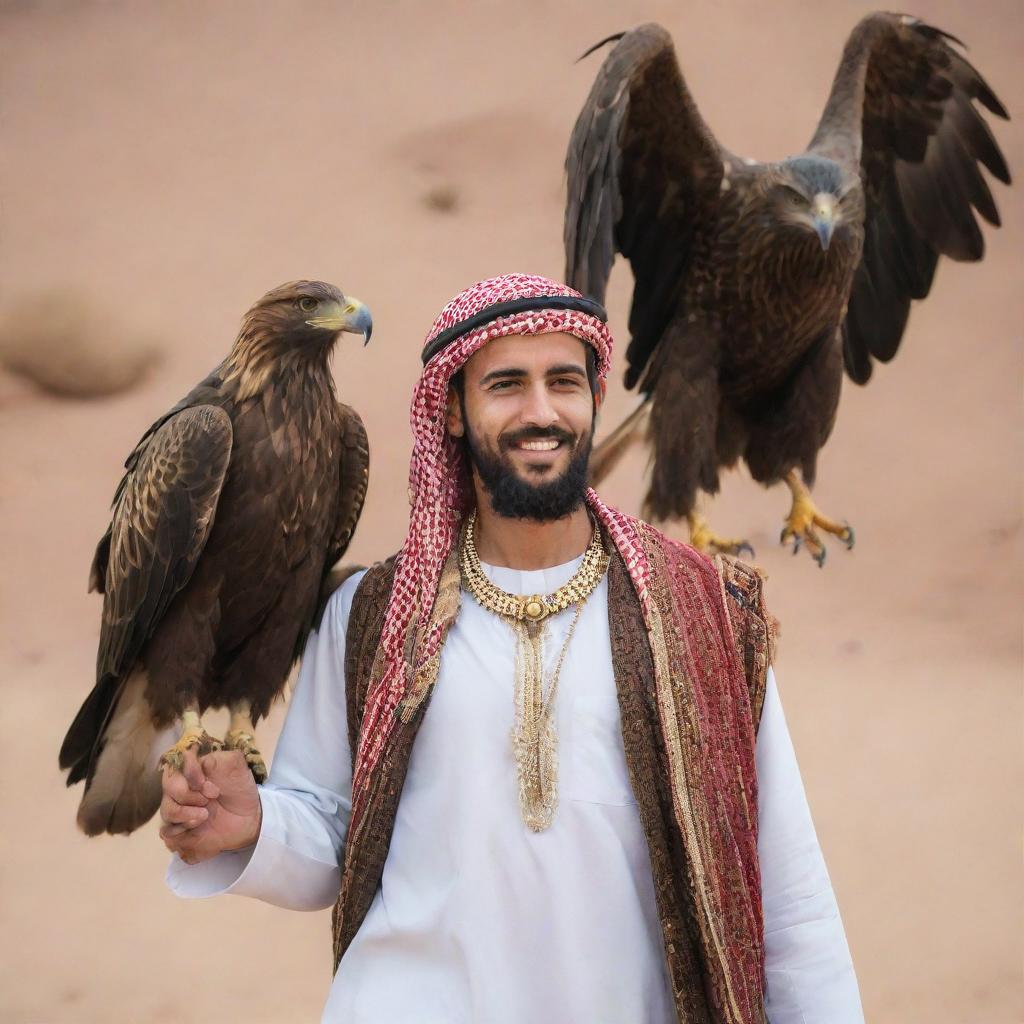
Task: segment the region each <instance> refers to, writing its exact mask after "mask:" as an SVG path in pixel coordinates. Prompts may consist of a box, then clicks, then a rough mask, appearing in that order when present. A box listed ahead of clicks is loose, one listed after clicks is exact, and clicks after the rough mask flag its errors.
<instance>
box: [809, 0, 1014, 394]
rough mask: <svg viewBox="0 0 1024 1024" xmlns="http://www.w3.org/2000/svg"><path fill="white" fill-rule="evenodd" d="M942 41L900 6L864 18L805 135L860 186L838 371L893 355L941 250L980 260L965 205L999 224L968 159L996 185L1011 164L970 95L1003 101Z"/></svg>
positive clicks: (860, 377)
mask: <svg viewBox="0 0 1024 1024" xmlns="http://www.w3.org/2000/svg"><path fill="white" fill-rule="evenodd" d="M951 42H953V43H959V40H957V39H955V38H954V37H953V36H950V35H948V34H947V33H945V32H942V31H941V30H939V29H937V28H934V27H932V26H931V25H926V24H924V23H923V22H921V21H918V20H917V19H915V18H911V17H909V16H904V15H898V14H872V15H870V16H868V17H867V18H864V19H863V20H862V21H861V22H860V23H859V24H858V25H857V27H856V28H855V29H854V31H853V33H852V34H851V36H850V39H849V40H848V42H847V44H846V48H845V50H844V52H843V58H842V62H841V63H840V66H839V71H838V73H837V74H836V79H835V82H834V83H833V86H832V92H831V94H830V96H829V100H828V103H827V105H826V107H825V112H824V114H823V116H822V119H821V122H820V123H819V125H818V129H817V132H816V134H815V136H814V139H813V140H812V142H811V146H810V149H811V151H812V152H818V153H821V154H822V155H824V156H829V157H832V158H833V159H838V160H840V161H845V162H847V163H848V164H853V166H854V168H855V169H857V170H858V171H859V173H860V177H861V181H862V183H863V187H864V194H865V206H866V209H865V224H864V252H863V256H862V259H861V263H860V265H859V266H858V268H857V272H856V275H855V277H854V282H853V289H852V292H851V294H850V300H849V307H848V311H847V315H846V319H845V321H844V324H843V348H844V359H845V363H846V370H847V372H848V373H849V375H850V377H851V378H852V379H853V380H855V381H856V382H857V383H858V384H863V383H865V382H866V381H867V380H868V378H869V377H870V376H871V370H872V361H871V360H872V357H874V358H875V359H878V360H881V361H882V362H887V361H888V360H890V359H892V357H893V356H894V355H895V354H896V350H897V348H898V347H899V344H900V339H901V337H902V335H903V330H904V328H905V326H906V322H907V316H908V314H909V312H910V303H911V300H912V299H923V298H924V297H925V296H926V295H927V294H928V292H929V289H930V288H931V284H932V278H933V276H934V274H935V266H936V263H937V262H938V258H939V256H949V257H951V258H952V259H955V260H979V259H981V257H982V255H983V254H984V250H985V245H984V240H983V238H982V235H981V230H980V228H979V227H978V223H977V221H976V220H975V218H974V211H975V210H977V212H978V213H980V214H981V216H982V217H983V218H984V219H985V220H986V221H988V222H989V223H990V224H993V225H995V226H997V227H998V226H999V213H998V211H997V210H996V205H995V202H994V201H993V199H992V193H991V192H990V190H989V187H988V185H987V184H986V182H985V178H984V177H983V175H982V173H981V170H980V168H979V166H978V165H979V164H981V165H982V166H984V167H985V168H987V169H988V171H989V172H990V173H991V174H992V175H993V176H994V177H996V178H997V179H998V180H1000V181H1002V182H1004V183H1006V184H1009V182H1010V173H1009V170H1008V169H1007V166H1006V160H1005V159H1004V157H1003V154H1002V153H1001V152H1000V149H999V146H998V145H997V144H996V141H995V139H994V138H993V136H992V132H991V130H990V129H989V127H988V125H987V124H986V122H985V119H984V118H983V117H982V115H981V113H980V112H979V111H978V109H977V107H976V106H975V105H974V101H975V100H977V101H978V103H980V104H981V105H982V106H983V107H985V108H986V109H987V110H988V111H990V112H991V113H993V114H995V115H997V116H998V117H1002V118H1005V117H1007V113H1006V109H1005V108H1004V107H1003V105H1002V103H1001V102H1000V101H999V99H998V98H997V97H996V95H995V93H993V91H992V90H991V88H989V86H988V84H987V83H986V82H985V80H984V79H983V78H982V77H981V75H980V74H979V73H978V72H977V71H976V70H975V68H973V67H972V66H971V64H969V63H968V61H967V60H966V59H965V58H964V57H963V55H962V54H961V53H960V52H959V51H958V50H957V49H955V48H954V47H953V46H952V45H950V43H951ZM961 45H962V44H961ZM860 81H863V90H861V89H860V88H859V87H858V83H859V82H860Z"/></svg>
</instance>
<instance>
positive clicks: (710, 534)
mask: <svg viewBox="0 0 1024 1024" xmlns="http://www.w3.org/2000/svg"><path fill="white" fill-rule="evenodd" d="M686 522H687V524H688V525H689V527H690V544H691V546H692V547H695V548H697V550H698V551H703V552H705V553H707V552H710V553H712V554H718V555H742V554H744V553H746V554H748V555H749V556H750V557H751V558H753V557H754V549H753V548H752V547H751V546H750V544H748V543H747V541H745V540H738V539H733V538H728V537H719V536H718V534H717V533H715V532H714V531H712V529H711V528H710V527H709V526H708V523H707V520H706V519H705V518H704V517H703V516H702V515H701V514H700V513H699V512H690V513H688V514H687V516H686Z"/></svg>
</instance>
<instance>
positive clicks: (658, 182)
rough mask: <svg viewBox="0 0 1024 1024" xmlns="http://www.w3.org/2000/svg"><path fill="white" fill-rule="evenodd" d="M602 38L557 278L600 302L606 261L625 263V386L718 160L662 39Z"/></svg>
mask: <svg viewBox="0 0 1024 1024" xmlns="http://www.w3.org/2000/svg"><path fill="white" fill-rule="evenodd" d="M611 38H612V39H615V40H618V41H617V43H616V45H615V48H614V49H613V50H612V51H611V53H610V54H609V55H608V56H607V57H606V58H605V61H604V64H603V65H602V66H601V70H600V71H599V72H598V75H597V78H596V80H595V82H594V85H593V87H592V89H591V91H590V95H589V96H588V98H587V101H586V103H585V104H584V106H583V110H582V111H581V112H580V116H579V118H578V119H577V121H576V125H575V127H574V128H573V132H572V136H571V138H570V140H569V150H568V154H567V156H566V172H567V177H568V194H567V200H566V214H565V235H564V241H565V258H566V272H565V273H566V281H567V282H568V283H569V284H570V285H571V286H572V287H574V288H576V289H577V290H579V291H581V292H583V293H584V294H585V295H590V296H593V297H594V298H596V299H598V300H599V301H603V300H604V295H605V290H606V288H607V285H608V278H609V276H610V274H611V269H612V264H613V263H614V261H615V254H616V252H621V253H622V254H623V255H624V256H625V257H626V258H627V259H628V260H629V261H630V264H631V266H632V270H633V276H634V282H635V283H634V290H633V303H632V308H631V310H630V318H629V329H630V333H631V335H632V338H631V341H630V345H629V348H628V350H627V352H626V359H627V363H628V368H627V371H626V386H627V387H632V386H633V385H634V384H636V382H637V381H638V380H639V379H640V377H641V375H642V374H643V372H644V369H645V367H646V366H647V364H648V362H649V361H650V357H651V353H652V352H653V351H654V348H655V346H656V345H657V343H658V340H659V339H660V338H661V336H662V334H663V333H664V329H665V327H666V325H667V323H668V321H669V319H670V317H671V316H672V315H673V313H674V312H675V307H676V302H677V298H678V294H679V290H680V288H681V286H682V284H683V282H684V280H685V274H686V268H687V263H688V259H689V255H690V243H691V240H692V238H693V234H694V230H695V227H696V226H697V225H698V224H699V223H701V220H702V218H704V217H707V216H709V214H710V213H711V211H712V209H713V207H714V204H715V203H716V201H717V197H718V194H719V185H720V184H721V179H722V171H723V158H724V157H725V156H726V155H727V154H725V151H724V150H723V149H722V148H721V147H720V146H719V145H718V143H717V142H716V141H715V138H714V136H713V135H712V134H711V130H710V129H709V128H708V126H707V125H706V124H705V123H704V121H703V119H702V118H701V116H700V114H699V112H698V110H697V107H696V104H695V103H694V102H693V99H692V98H691V96H690V93H689V90H688V89H687V87H686V83H685V81H684V80H683V76H682V73H681V72H680V70H679V63H678V61H677V60H676V54H675V49H674V48H673V46H672V39H671V37H670V36H669V34H668V33H667V32H666V31H665V30H664V29H663V28H662V27H661V26H660V25H655V24H648V25H641V26H640V27H639V28H636V29H633V30H631V31H629V32H626V33H624V34H623V35H621V36H613V37H611ZM608 41H610V40H605V42H608ZM598 45H599V46H600V45H602V44H598ZM649 377H650V375H648V376H647V377H645V379H644V384H643V389H644V390H645V391H647V392H649V391H650V390H651V388H653V386H654V381H653V380H651V379H648V378H649Z"/></svg>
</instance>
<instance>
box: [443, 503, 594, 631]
mask: <svg viewBox="0 0 1024 1024" xmlns="http://www.w3.org/2000/svg"><path fill="white" fill-rule="evenodd" d="M475 533H476V509H473V511H472V512H470V514H469V519H468V520H467V521H466V530H465V533H464V535H463V538H462V550H461V552H460V554H461V559H460V562H461V566H462V576H463V579H465V581H466V589H467V590H469V591H470V593H471V594H472V595H473V596H474V597H475V598H476V599H477V601H479V602H480V604H482V605H483V606H484V607H485V608H486V609H487V610H488V611H492V612H494V613H495V614H496V615H501V616H503V617H505V618H508V619H517V620H520V621H523V620H525V621H527V622H530V623H540V622H542V621H543V620H544V619H546V618H547V617H548V616H549V615H554V614H555V613H556V612H560V611H564V610H565V609H566V608H568V607H569V606H570V605H573V604H577V603H578V602H580V601H585V600H586V599H587V598H588V597H590V595H591V594H592V593H593V592H594V588H595V587H596V586H597V585H598V583H600V582H601V577H602V576H604V574H605V570H606V569H607V568H608V552H607V551H605V549H604V544H603V543H602V542H601V533H600V531H599V530H598V529H597V528H596V527H595V528H594V536H593V537H592V538H591V539H590V543H589V544H588V545H587V550H586V551H585V552H584V553H583V561H582V562H581V563H580V567H579V568H578V569H577V570H576V571H575V572H574V573H573V574H572V577H571V579H570V580H569V581H568V582H567V583H565V584H564V585H563V586H561V587H559V588H558V589H557V590H556V591H555V592H554V593H552V594H530V595H529V596H521V595H519V594H509V593H507V592H506V591H504V590H502V589H501V588H500V587H496V586H495V585H494V584H493V583H492V582H491V581H490V580H489V579H488V578H487V577H486V576H485V575H484V571H483V569H482V568H481V565H480V556H479V555H478V554H477V551H476V540H475V537H474V535H475Z"/></svg>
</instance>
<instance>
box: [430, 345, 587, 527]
mask: <svg viewBox="0 0 1024 1024" xmlns="http://www.w3.org/2000/svg"><path fill="white" fill-rule="evenodd" d="M587 362H588V360H587V346H586V345H585V343H584V342H582V341H580V339H579V338H576V337H574V336H573V335H571V334H560V333H559V334H543V335H533V336H524V335H518V334H513V335H509V336H508V337H505V338H496V339H495V340H494V341H491V342H488V344H486V345H485V346H484V347H483V348H482V349H480V350H479V351H478V352H476V353H475V354H474V355H473V356H472V357H471V358H470V359H469V361H468V362H467V363H466V365H465V367H464V369H463V371H462V372H463V377H462V386H461V389H459V388H455V387H453V388H452V389H451V391H450V393H449V396H448V421H447V422H448V432H449V433H450V434H452V436H454V437H464V438H465V439H466V445H467V449H468V453H469V459H470V462H471V464H472V469H473V482H474V486H475V488H476V491H477V497H478V499H479V498H481V497H482V494H481V492H485V493H486V495H487V497H488V499H489V500H490V503H491V506H492V507H493V508H494V511H495V512H497V513H498V514H499V515H503V516H510V517H514V518H524V519H534V520H538V521H547V520H552V519H560V518H562V517H564V516H567V515H569V514H570V513H571V512H573V511H575V510H576V509H577V508H578V507H579V506H580V504H581V503H582V501H583V496H584V493H585V491H586V486H587V462H588V460H589V458H590V448H591V443H592V441H593V433H594V419H595V411H596V408H597V406H598V405H599V404H600V402H601V401H602V399H603V398H604V383H603V382H601V383H600V384H599V385H598V390H597V392H596V393H595V392H594V391H593V390H592V388H591V383H590V377H589V376H588V372H587V371H588V367H587ZM460 390H461V396H460V393H459V392H460Z"/></svg>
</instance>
